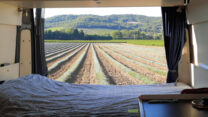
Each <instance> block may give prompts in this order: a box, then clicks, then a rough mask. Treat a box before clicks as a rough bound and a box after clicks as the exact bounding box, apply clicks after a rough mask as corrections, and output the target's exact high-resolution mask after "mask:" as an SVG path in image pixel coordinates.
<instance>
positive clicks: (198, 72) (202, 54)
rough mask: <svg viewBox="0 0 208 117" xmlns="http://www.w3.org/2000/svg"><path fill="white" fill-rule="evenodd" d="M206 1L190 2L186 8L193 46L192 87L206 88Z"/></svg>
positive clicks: (207, 19)
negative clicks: (190, 25)
mask: <svg viewBox="0 0 208 117" xmlns="http://www.w3.org/2000/svg"><path fill="white" fill-rule="evenodd" d="M207 11H208V1H207V0H191V3H190V4H189V5H188V8H187V19H188V21H189V22H188V23H189V24H192V35H193V39H192V40H194V41H196V42H195V43H196V45H195V47H194V48H195V51H196V50H197V52H194V53H195V56H194V59H195V65H192V67H191V71H192V75H191V76H192V86H193V87H194V88H200V87H207V86H208V77H207V76H208V54H207V51H208V46H207V44H208V15H207Z"/></svg>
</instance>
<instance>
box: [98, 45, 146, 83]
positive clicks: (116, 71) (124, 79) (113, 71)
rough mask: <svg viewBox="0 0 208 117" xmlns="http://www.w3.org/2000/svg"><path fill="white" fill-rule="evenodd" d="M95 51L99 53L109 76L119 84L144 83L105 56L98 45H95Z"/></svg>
mask: <svg viewBox="0 0 208 117" xmlns="http://www.w3.org/2000/svg"><path fill="white" fill-rule="evenodd" d="M95 51H96V53H97V55H98V59H99V61H100V62H101V64H102V66H103V67H104V68H103V69H104V71H105V73H107V74H106V75H107V76H110V78H111V79H112V80H113V82H115V84H117V85H136V84H143V82H142V81H140V80H138V79H136V78H134V77H132V76H130V75H129V74H128V73H126V72H124V71H122V70H121V69H120V68H119V66H117V65H116V64H115V63H113V62H112V61H110V60H109V59H108V58H107V57H106V56H104V55H103V54H102V52H101V50H99V48H98V47H97V46H95Z"/></svg>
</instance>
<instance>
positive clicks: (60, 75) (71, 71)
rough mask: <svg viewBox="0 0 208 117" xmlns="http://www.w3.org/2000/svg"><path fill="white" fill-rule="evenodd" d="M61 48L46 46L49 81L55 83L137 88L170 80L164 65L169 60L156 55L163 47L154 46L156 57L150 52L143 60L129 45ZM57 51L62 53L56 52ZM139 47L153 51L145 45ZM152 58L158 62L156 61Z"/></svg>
mask: <svg viewBox="0 0 208 117" xmlns="http://www.w3.org/2000/svg"><path fill="white" fill-rule="evenodd" d="M119 45H121V46H119ZM59 46H62V44H60V43H53V44H48V45H47V43H46V50H47V49H48V51H47V52H48V53H47V55H46V56H48V58H47V66H48V71H49V78H51V79H53V80H58V81H64V82H69V83H75V84H102V85H109V84H111V85H137V84H155V83H164V82H165V79H166V73H167V67H166V65H164V62H161V61H164V60H165V57H164V55H157V54H156V53H155V52H157V51H156V50H158V51H161V50H162V49H160V48H156V50H155V48H154V47H153V48H152V49H153V50H154V51H153V52H154V54H151V53H147V54H146V55H140V58H139V57H138V53H139V52H138V53H137V55H134V54H132V53H133V52H128V51H130V50H132V51H136V48H137V46H130V45H129V46H128V44H109V45H108V44H103V43H93V44H92V43H76V44H75V45H73V43H65V44H64V46H62V47H59ZM70 46H71V47H70ZM125 46H126V47H125ZM124 47H125V48H126V50H124ZM56 48H58V50H57V51H55V50H54V52H53V49H56ZM128 48H129V49H128ZM138 48H139V50H141V48H144V50H147V51H150V50H151V48H150V47H148V48H145V46H139V47H138ZM50 52H51V53H50ZM150 52H151V51H150ZM158 53H160V54H161V53H164V52H158ZM142 54H144V52H142ZM148 55H151V57H148ZM152 56H155V58H157V59H156V60H154V58H153V57H152ZM145 58H148V59H147V60H145ZM150 58H151V59H150ZM158 58H161V59H162V60H158ZM151 61H154V62H151ZM156 62H157V63H156Z"/></svg>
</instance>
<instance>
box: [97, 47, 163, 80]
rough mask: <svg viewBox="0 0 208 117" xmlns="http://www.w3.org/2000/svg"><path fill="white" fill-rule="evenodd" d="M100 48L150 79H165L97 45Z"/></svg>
mask: <svg viewBox="0 0 208 117" xmlns="http://www.w3.org/2000/svg"><path fill="white" fill-rule="evenodd" d="M99 47H100V48H101V49H103V50H104V51H105V52H106V53H107V54H109V55H110V56H111V57H112V58H114V59H115V60H117V61H119V62H121V63H122V64H124V65H125V66H127V67H128V68H130V69H132V70H133V71H135V72H138V73H140V74H142V75H144V76H146V77H148V78H151V79H152V80H154V81H156V82H158V83H165V81H166V79H165V78H166V76H161V75H159V74H157V73H155V72H152V71H150V70H148V69H145V68H143V67H141V66H139V65H136V64H134V63H132V62H130V61H127V60H125V59H123V58H121V57H119V56H116V54H114V53H113V51H109V50H107V49H106V48H104V47H101V46H99Z"/></svg>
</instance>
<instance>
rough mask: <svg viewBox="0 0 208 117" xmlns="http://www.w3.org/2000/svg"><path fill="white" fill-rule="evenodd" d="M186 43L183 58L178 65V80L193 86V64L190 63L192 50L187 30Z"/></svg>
mask: <svg viewBox="0 0 208 117" xmlns="http://www.w3.org/2000/svg"><path fill="white" fill-rule="evenodd" d="M186 37H187V40H186V43H185V45H184V48H183V51H182V57H181V60H180V61H179V65H178V80H179V82H183V83H186V84H188V85H191V63H190V53H189V52H190V48H189V37H188V31H187V30H186Z"/></svg>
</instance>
